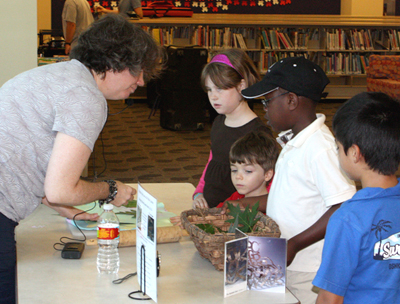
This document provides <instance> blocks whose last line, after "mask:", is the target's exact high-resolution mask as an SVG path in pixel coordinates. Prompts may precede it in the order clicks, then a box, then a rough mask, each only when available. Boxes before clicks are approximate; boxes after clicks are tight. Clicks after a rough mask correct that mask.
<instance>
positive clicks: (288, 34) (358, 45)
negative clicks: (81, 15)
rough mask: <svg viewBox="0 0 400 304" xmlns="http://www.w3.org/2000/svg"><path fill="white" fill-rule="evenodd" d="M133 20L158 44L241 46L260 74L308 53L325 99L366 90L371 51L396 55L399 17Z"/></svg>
mask: <svg viewBox="0 0 400 304" xmlns="http://www.w3.org/2000/svg"><path fill="white" fill-rule="evenodd" d="M132 22H133V23H136V24H138V25H140V26H142V27H143V28H144V29H146V30H147V31H148V32H149V33H151V34H152V36H153V37H154V38H155V39H156V40H157V41H158V42H159V43H160V44H162V45H194V44H197V45H200V46H203V47H206V48H208V49H209V53H210V55H212V54H213V53H214V52H216V51H219V50H221V49H223V48H230V47H239V48H243V49H245V50H246V51H247V53H248V54H249V56H250V57H251V58H252V59H253V61H254V62H255V63H256V65H257V66H258V67H259V69H260V71H261V72H262V73H265V71H266V69H267V68H268V66H269V65H271V64H272V63H273V62H275V61H276V60H278V59H280V58H284V57H288V56H301V55H303V56H306V57H307V58H309V59H310V60H313V61H314V62H316V63H318V64H319V65H320V66H321V67H322V68H323V69H324V71H325V72H326V73H327V75H328V77H329V79H330V81H331V83H330V84H329V85H328V87H327V89H326V91H327V92H328V93H329V94H328V97H327V98H328V99H348V98H350V97H351V96H353V95H355V94H357V93H359V92H362V91H365V90H366V68H367V66H368V58H369V56H370V55H371V54H376V53H380V54H399V53H400V17H394V16H382V17H365V16H343V15H265V14H257V15H249V14H243V15H239V14H194V15H193V17H190V18H185V17H181V18H179V17H164V18H159V19H150V18H144V19H141V20H133V21H132Z"/></svg>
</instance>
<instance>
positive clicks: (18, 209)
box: [0, 60, 107, 222]
mask: <svg viewBox="0 0 400 304" xmlns="http://www.w3.org/2000/svg"><path fill="white" fill-rule="evenodd" d="M106 119H107V102H106V100H105V98H104V96H103V94H102V93H101V92H100V91H99V89H98V87H97V84H96V82H95V80H94V78H93V76H92V74H91V73H90V71H89V70H88V69H87V68H86V67H85V66H84V65H83V64H81V63H80V62H79V61H77V60H71V61H67V62H60V63H54V64H50V65H46V66H41V67H38V68H35V69H32V70H29V71H27V72H24V73H22V74H20V75H18V76H16V77H14V78H13V79H11V80H9V81H8V82H6V83H5V84H4V85H3V86H2V87H1V88H0V143H1V144H0V212H1V213H3V214H4V215H5V216H6V217H8V218H9V219H11V220H14V221H16V222H18V221H20V220H21V219H23V218H25V217H27V216H28V215H29V214H30V213H32V212H33V210H34V209H35V208H36V207H37V206H38V205H39V204H40V202H41V198H42V197H43V196H44V195H45V193H44V180H45V176H46V170H47V165H48V162H49V159H50V155H51V152H52V149H53V145H54V140H55V137H56V135H57V132H62V133H64V134H67V135H69V136H72V137H74V138H76V139H78V140H80V141H81V142H82V143H84V144H85V145H87V146H88V147H89V148H90V149H91V150H93V147H94V144H95V142H96V139H97V138H98V136H99V134H100V132H101V130H102V128H103V126H104V124H105V122H106Z"/></svg>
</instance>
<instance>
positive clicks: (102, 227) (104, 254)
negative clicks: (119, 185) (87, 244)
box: [97, 204, 119, 273]
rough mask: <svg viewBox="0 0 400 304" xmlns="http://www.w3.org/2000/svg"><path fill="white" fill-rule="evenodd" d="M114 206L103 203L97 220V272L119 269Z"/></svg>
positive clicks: (117, 225) (116, 223) (117, 224)
mask: <svg viewBox="0 0 400 304" xmlns="http://www.w3.org/2000/svg"><path fill="white" fill-rule="evenodd" d="M113 208H114V206H113V205H111V204H104V205H103V209H104V212H103V213H102V214H101V215H100V218H99V219H98V221H97V223H98V224H97V243H98V245H99V251H98V253H97V270H98V271H99V273H117V272H118V270H119V253H118V244H119V221H118V218H117V216H116V215H115V213H114V211H113Z"/></svg>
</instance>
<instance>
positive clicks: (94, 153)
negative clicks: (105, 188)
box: [92, 102, 134, 182]
mask: <svg viewBox="0 0 400 304" xmlns="http://www.w3.org/2000/svg"><path fill="white" fill-rule="evenodd" d="M133 104H134V103H133V102H132V103H130V104H128V105H127V106H126V107H125V108H123V109H122V110H121V111H118V112H116V113H110V112H107V117H108V116H113V115H117V114H121V113H122V112H124V111H125V110H126V109H128V108H129V107H131V106H132V105H133ZM108 110H109V109H108V108H107V111H108ZM103 130H104V128H103ZM103 130H101V132H100V136H99V138H100V141H101V149H102V155H103V161H104V169H103V171H101V172H100V173H99V174H97V171H96V150H95V149H93V157H92V166H93V182H95V181H96V180H97V179H98V178H99V177H101V176H102V175H103V173H104V172H105V171H106V170H107V160H106V154H105V149H104V140H103Z"/></svg>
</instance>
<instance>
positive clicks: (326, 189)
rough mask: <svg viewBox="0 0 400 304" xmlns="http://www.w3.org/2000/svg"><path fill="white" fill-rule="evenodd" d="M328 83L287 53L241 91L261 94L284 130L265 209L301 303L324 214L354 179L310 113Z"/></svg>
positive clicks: (311, 298) (316, 259)
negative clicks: (285, 243)
mask: <svg viewBox="0 0 400 304" xmlns="http://www.w3.org/2000/svg"><path fill="white" fill-rule="evenodd" d="M328 83H329V80H328V78H327V77H326V75H325V73H324V72H323V71H322V69H321V68H320V67H319V66H318V65H316V64H314V63H313V62H311V61H309V60H307V59H305V58H304V57H292V58H286V59H282V60H280V61H278V62H277V63H275V64H274V65H273V66H271V67H270V68H269V70H268V73H267V74H266V75H265V77H264V78H263V80H262V81H260V82H259V83H257V84H255V85H253V86H251V87H249V88H248V89H245V90H243V91H242V95H243V96H244V97H245V98H250V99H251V98H257V97H262V96H263V97H265V99H264V100H263V105H264V110H265V111H266V116H265V117H266V119H267V120H268V122H269V124H270V125H271V127H272V128H273V129H274V130H275V131H276V132H282V131H286V132H282V133H281V134H279V135H280V136H279V138H278V142H279V143H280V144H281V145H282V147H283V149H282V151H281V153H280V155H279V158H278V161H277V163H276V167H275V176H274V181H273V182H272V186H271V190H270V193H269V197H268V205H267V207H266V208H267V214H268V215H269V216H270V217H271V218H273V219H274V220H275V221H276V222H277V224H278V225H279V228H280V230H281V233H282V235H281V236H282V237H283V238H286V239H287V240H288V252H287V263H288V271H287V279H288V280H287V286H288V288H289V289H290V290H291V291H292V292H293V293H294V294H295V296H296V297H297V298H299V300H300V301H301V303H302V304H307V303H315V300H316V298H317V294H316V293H315V292H313V291H312V288H313V285H312V280H313V279H314V277H315V274H316V272H317V270H318V267H319V265H320V262H321V254H322V247H323V241H322V239H323V238H324V235H325V229H326V225H327V223H328V220H329V217H330V216H331V214H332V213H333V212H334V211H335V210H336V209H337V208H338V207H339V206H340V204H341V203H342V202H344V201H346V200H348V199H349V198H351V197H352V196H353V194H354V193H355V186H354V184H352V183H351V182H350V181H349V180H348V179H347V178H346V177H345V176H344V174H343V173H342V172H341V171H340V168H339V160H338V156H337V150H336V144H335V139H334V137H333V135H332V133H331V132H330V131H329V128H328V127H327V126H326V125H325V124H324V122H325V116H324V115H322V114H316V106H317V103H318V101H319V100H320V99H321V95H322V93H323V91H324V89H325V86H326V85H327V84H328ZM288 130H289V131H288ZM246 199H247V198H246ZM254 200H260V198H254ZM264 207H265V206H264Z"/></svg>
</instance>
